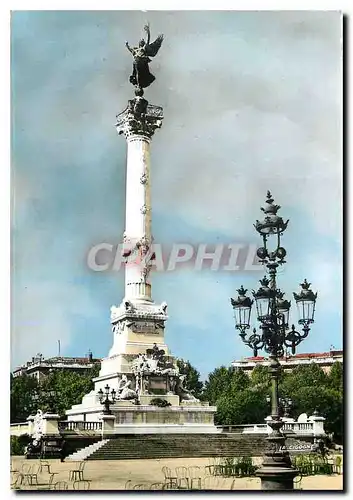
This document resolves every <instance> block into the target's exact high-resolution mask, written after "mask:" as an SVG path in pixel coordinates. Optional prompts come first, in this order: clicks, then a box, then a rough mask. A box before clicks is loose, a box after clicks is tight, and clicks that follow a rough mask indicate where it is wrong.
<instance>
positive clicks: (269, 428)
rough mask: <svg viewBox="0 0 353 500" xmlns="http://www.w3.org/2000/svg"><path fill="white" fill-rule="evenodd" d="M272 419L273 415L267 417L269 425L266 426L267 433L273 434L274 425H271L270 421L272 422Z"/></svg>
mask: <svg viewBox="0 0 353 500" xmlns="http://www.w3.org/2000/svg"><path fill="white" fill-rule="evenodd" d="M271 420H272V417H271V415H269V416H268V417H266V418H265V422H266V424H267V427H266V431H267V434H271V432H272V427H270V426H269V422H271Z"/></svg>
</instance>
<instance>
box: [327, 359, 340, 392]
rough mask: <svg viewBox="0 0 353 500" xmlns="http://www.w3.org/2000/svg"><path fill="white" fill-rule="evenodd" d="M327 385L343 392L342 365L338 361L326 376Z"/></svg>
mask: <svg viewBox="0 0 353 500" xmlns="http://www.w3.org/2000/svg"><path fill="white" fill-rule="evenodd" d="M328 384H329V386H330V387H331V388H332V389H334V390H336V391H343V365H342V363H340V362H339V361H336V362H335V363H333V365H332V368H331V371H330V373H329V376H328Z"/></svg>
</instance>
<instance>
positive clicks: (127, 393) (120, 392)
mask: <svg viewBox="0 0 353 500" xmlns="http://www.w3.org/2000/svg"><path fill="white" fill-rule="evenodd" d="M136 398H137V392H136V391H134V390H133V389H131V381H130V380H128V378H127V376H126V375H123V376H122V377H121V380H120V382H119V383H118V388H117V399H123V400H124V399H136Z"/></svg>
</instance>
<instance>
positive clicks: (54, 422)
mask: <svg viewBox="0 0 353 500" xmlns="http://www.w3.org/2000/svg"><path fill="white" fill-rule="evenodd" d="M59 420H60V416H59V415H58V414H56V413H44V415H43V430H42V434H43V436H53V437H57V436H60V432H59V427H58V421H59Z"/></svg>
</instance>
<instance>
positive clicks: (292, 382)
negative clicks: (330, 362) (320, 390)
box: [281, 363, 328, 395]
mask: <svg viewBox="0 0 353 500" xmlns="http://www.w3.org/2000/svg"><path fill="white" fill-rule="evenodd" d="M327 385H328V376H327V375H326V373H325V372H324V371H323V370H322V368H320V366H319V365H318V364H316V363H310V364H309V365H299V366H297V367H295V368H294V370H293V371H292V372H289V373H285V374H284V376H283V379H282V381H281V388H282V391H284V392H285V395H289V393H290V392H291V390H292V389H293V388H294V387H297V388H299V387H321V386H324V387H327Z"/></svg>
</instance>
